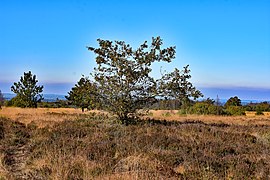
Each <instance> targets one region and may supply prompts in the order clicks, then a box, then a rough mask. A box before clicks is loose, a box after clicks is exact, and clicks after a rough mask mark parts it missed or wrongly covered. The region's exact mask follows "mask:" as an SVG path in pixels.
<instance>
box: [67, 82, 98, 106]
mask: <svg viewBox="0 0 270 180" xmlns="http://www.w3.org/2000/svg"><path fill="white" fill-rule="evenodd" d="M98 96H99V95H98V87H97V85H96V84H95V83H94V82H92V81H91V80H90V79H89V78H87V77H82V78H81V79H80V80H79V81H78V83H77V84H76V85H75V87H73V88H72V90H71V91H70V92H69V93H68V96H66V98H67V100H68V101H69V102H70V103H71V104H72V105H75V106H77V107H80V108H82V111H84V109H85V108H87V109H88V110H89V109H94V108H97V107H98V104H99V98H98Z"/></svg>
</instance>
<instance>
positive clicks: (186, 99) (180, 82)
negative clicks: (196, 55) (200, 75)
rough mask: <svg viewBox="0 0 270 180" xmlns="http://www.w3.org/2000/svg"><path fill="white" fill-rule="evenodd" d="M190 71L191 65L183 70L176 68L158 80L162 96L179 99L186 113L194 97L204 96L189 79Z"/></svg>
mask: <svg viewBox="0 0 270 180" xmlns="http://www.w3.org/2000/svg"><path fill="white" fill-rule="evenodd" d="M189 73H190V69H189V65H187V66H185V67H184V68H183V70H182V71H180V70H178V69H177V68H176V69H175V70H174V71H173V72H171V73H168V74H164V75H163V76H162V78H161V79H160V80H159V82H158V86H159V91H160V94H161V96H163V97H166V98H169V99H174V100H177V101H179V102H180V107H181V109H182V110H184V111H185V112H186V113H187V112H189V111H190V107H191V105H192V104H193V102H192V99H193V100H196V99H197V98H199V97H203V94H202V93H201V92H200V91H199V90H197V89H196V88H195V87H194V86H193V84H192V83H191V82H190V81H189V79H190V78H191V75H190V74H189Z"/></svg>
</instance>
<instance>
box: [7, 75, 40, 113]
mask: <svg viewBox="0 0 270 180" xmlns="http://www.w3.org/2000/svg"><path fill="white" fill-rule="evenodd" d="M37 82H38V80H37V79H36V75H32V73H31V71H29V72H24V76H21V79H20V81H19V82H17V83H16V82H14V85H13V86H11V91H13V92H14V93H15V94H17V95H16V97H14V98H13V100H12V101H13V102H14V104H13V105H15V106H18V107H23V108H26V107H34V108H36V107H37V103H38V102H40V101H41V100H42V99H43V96H42V95H41V94H40V93H42V91H43V86H38V85H37Z"/></svg>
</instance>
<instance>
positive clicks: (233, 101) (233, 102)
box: [224, 96, 242, 107]
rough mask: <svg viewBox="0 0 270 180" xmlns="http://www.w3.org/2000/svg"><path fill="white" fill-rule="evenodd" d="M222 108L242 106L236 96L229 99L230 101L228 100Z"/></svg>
mask: <svg viewBox="0 0 270 180" xmlns="http://www.w3.org/2000/svg"><path fill="white" fill-rule="evenodd" d="M224 106H225V107H228V106H242V104H241V100H240V99H239V98H238V97H237V96H234V97H231V98H230V99H228V101H227V102H226V103H225V105H224Z"/></svg>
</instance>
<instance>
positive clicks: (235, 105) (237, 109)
mask: <svg viewBox="0 0 270 180" xmlns="http://www.w3.org/2000/svg"><path fill="white" fill-rule="evenodd" d="M224 107H225V108H226V109H225V111H226V114H227V115H233V116H239V115H245V108H244V107H242V104H241V100H240V99H239V98H238V97H237V96H234V97H231V98H230V99H228V101H227V102H226V103H225V105H224Z"/></svg>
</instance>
